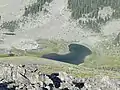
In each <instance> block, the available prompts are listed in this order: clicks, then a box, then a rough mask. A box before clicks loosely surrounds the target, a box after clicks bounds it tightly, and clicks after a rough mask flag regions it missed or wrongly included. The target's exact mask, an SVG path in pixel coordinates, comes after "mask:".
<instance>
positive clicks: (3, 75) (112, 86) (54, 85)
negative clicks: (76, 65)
mask: <svg viewBox="0 0 120 90" xmlns="http://www.w3.org/2000/svg"><path fill="white" fill-rule="evenodd" d="M39 66H40V65H39V64H25V65H15V64H8V63H5V62H4V63H2V62H1V63H0V68H1V70H0V90H120V80H119V79H111V78H109V77H108V76H104V77H101V78H97V77H94V78H76V77H73V76H71V75H68V74H67V73H65V72H59V71H58V72H56V73H51V74H45V73H44V74H43V73H41V69H40V68H39Z"/></svg>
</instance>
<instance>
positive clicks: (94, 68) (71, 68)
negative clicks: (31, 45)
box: [0, 40, 120, 78]
mask: <svg viewBox="0 0 120 90" xmlns="http://www.w3.org/2000/svg"><path fill="white" fill-rule="evenodd" d="M56 42H57V41H47V40H43V41H42V40H40V41H39V40H38V43H39V44H40V45H41V47H43V49H42V51H38V52H33V51H30V52H24V51H22V50H18V49H16V48H13V52H14V53H15V54H17V55H18V56H14V57H9V56H8V55H7V54H3V55H0V57H1V58H0V61H5V60H6V61H10V62H13V63H14V62H16V63H21V62H22V63H27V62H29V63H32V62H36V63H37V64H38V63H39V64H41V63H44V65H42V64H41V65H40V71H41V72H42V73H52V72H59V71H64V72H67V73H68V74H70V75H73V76H75V77H82V78H83V77H85V78H88V77H96V76H100V77H101V76H106V75H107V76H109V77H111V78H120V74H119V72H120V71H119V70H120V57H119V56H117V57H115V56H107V55H104V56H103V55H102V56H100V55H97V54H96V53H95V52H93V53H92V55H90V56H89V57H88V58H86V60H85V62H84V63H83V64H80V65H72V64H67V63H61V64H60V62H57V61H53V60H49V59H43V58H40V56H42V55H43V54H47V53H51V52H56V53H57V52H59V51H60V50H64V49H66V48H67V45H68V43H66V44H63V42H62V41H60V42H57V43H56Z"/></svg>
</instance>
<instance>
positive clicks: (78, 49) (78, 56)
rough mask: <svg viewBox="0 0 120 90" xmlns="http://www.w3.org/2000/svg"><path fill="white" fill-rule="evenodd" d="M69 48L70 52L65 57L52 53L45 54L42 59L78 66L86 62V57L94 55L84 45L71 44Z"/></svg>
mask: <svg viewBox="0 0 120 90" xmlns="http://www.w3.org/2000/svg"><path fill="white" fill-rule="evenodd" d="M68 47H69V51H70V52H69V53H67V54H65V55H60V54H56V53H50V54H44V55H43V56H41V58H47V59H52V60H57V61H61V62H67V63H70V64H76V65H78V64H80V63H83V62H84V59H85V57H86V56H88V55H90V54H92V51H91V50H90V49H89V48H87V47H85V46H83V45H79V44H70V45H69V46H68Z"/></svg>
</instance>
